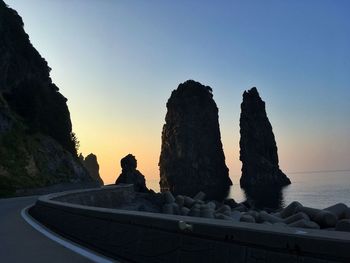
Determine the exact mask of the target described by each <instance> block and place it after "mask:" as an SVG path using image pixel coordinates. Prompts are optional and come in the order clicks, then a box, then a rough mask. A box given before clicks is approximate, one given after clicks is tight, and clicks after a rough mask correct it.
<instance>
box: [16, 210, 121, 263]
mask: <svg viewBox="0 0 350 263" xmlns="http://www.w3.org/2000/svg"><path fill="white" fill-rule="evenodd" d="M31 206H32V205H29V206H27V207H25V208H23V209H22V211H21V216H22V217H23V219H24V220H25V221H26V222H27V223H28V224H29V225H31V226H32V227H33V228H35V229H36V230H37V231H39V232H40V233H41V234H43V235H44V236H46V237H48V238H50V239H51V240H53V241H55V242H57V243H58V244H60V245H62V246H64V247H65V248H68V249H69V250H71V251H73V252H75V253H77V254H79V255H81V256H83V257H86V258H88V259H90V260H92V261H93V262H96V263H112V262H118V261H115V260H111V259H108V258H106V257H103V256H100V255H98V254H96V253H95V252H93V251H92V250H90V249H87V248H83V247H81V246H80V245H78V244H76V243H74V242H72V241H68V240H67V239H65V238H63V237H60V236H59V235H56V234H54V233H52V232H51V231H50V230H48V229H47V228H46V227H44V226H42V225H41V224H40V223H39V222H38V221H36V220H35V219H33V218H32V217H31V216H30V215H28V209H29V208H30V207H31Z"/></svg>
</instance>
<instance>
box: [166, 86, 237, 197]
mask: <svg viewBox="0 0 350 263" xmlns="http://www.w3.org/2000/svg"><path fill="white" fill-rule="evenodd" d="M167 109H168V112H167V114H166V117H165V124H164V126H163V132H162V148H161V154H160V160H159V168H160V188H161V191H162V192H164V191H167V190H169V191H171V192H172V193H174V194H175V195H178V194H181V195H189V196H193V195H195V194H196V193H197V192H199V191H203V192H205V193H206V194H207V197H208V198H210V199H216V200H220V199H221V200H222V199H224V198H225V197H226V196H227V193H228V191H229V187H230V185H232V182H231V180H230V178H229V175H228V168H227V166H226V164H225V156H224V152H223V149H222V143H221V136H220V129H219V122H218V108H217V106H216V104H215V101H214V100H213V94H212V89H211V88H210V87H208V86H204V85H202V84H200V83H199V82H195V81H193V80H188V81H186V82H184V83H182V84H180V85H179V86H178V88H177V89H176V90H174V91H173V92H172V94H171V96H170V98H169V100H168V102H167Z"/></svg>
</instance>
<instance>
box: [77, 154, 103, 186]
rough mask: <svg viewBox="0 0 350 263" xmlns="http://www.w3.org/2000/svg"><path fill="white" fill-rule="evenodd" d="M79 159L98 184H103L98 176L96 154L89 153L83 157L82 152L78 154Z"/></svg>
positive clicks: (98, 168) (98, 167)
mask: <svg viewBox="0 0 350 263" xmlns="http://www.w3.org/2000/svg"><path fill="white" fill-rule="evenodd" d="M79 159H80V161H81V162H82V163H83V165H84V167H85V168H86V170H88V172H89V174H90V176H91V177H92V178H93V179H94V180H96V181H97V182H98V183H99V184H100V185H103V184H104V183H103V180H102V178H101V177H100V166H99V165H98V162H97V156H96V155H95V154H93V153H90V154H89V155H87V156H86V157H85V158H84V156H83V155H82V154H80V155H79Z"/></svg>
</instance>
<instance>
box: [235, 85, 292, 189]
mask: <svg viewBox="0 0 350 263" xmlns="http://www.w3.org/2000/svg"><path fill="white" fill-rule="evenodd" d="M240 133H241V140H240V143H239V144H240V147H241V150H240V160H241V161H242V176H241V179H240V184H241V187H242V188H244V189H252V190H254V188H255V189H257V188H262V187H268V188H269V189H270V190H271V187H282V186H285V185H288V184H290V180H289V179H288V177H287V176H286V175H285V174H284V173H283V172H282V171H281V170H280V169H279V165H278V155H277V146H276V141H275V136H274V134H273V131H272V126H271V124H270V122H269V119H268V118H267V115H266V110H265V102H264V101H263V100H262V99H261V98H260V96H259V93H258V91H257V89H256V88H255V87H254V88H252V89H251V90H249V91H245V92H244V93H243V102H242V104H241V118H240Z"/></svg>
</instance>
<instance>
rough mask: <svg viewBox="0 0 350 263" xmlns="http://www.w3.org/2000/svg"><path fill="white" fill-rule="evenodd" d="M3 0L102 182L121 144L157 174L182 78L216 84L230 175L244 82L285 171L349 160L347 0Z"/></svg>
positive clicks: (234, 173)
mask: <svg viewBox="0 0 350 263" xmlns="http://www.w3.org/2000/svg"><path fill="white" fill-rule="evenodd" d="M5 1H6V0H5ZM6 3H7V4H9V5H10V6H11V7H13V8H14V9H16V10H17V11H18V12H19V14H20V15H21V16H22V18H23V20H24V23H25V30H26V31H27V33H28V34H29V35H30V39H31V41H32V43H33V44H34V46H35V47H36V48H37V49H38V51H39V52H40V53H41V54H42V56H43V57H45V58H46V60H47V61H48V63H49V65H50V67H51V68H52V74H51V76H52V79H53V81H54V82H55V83H56V84H57V85H58V86H59V87H60V90H61V92H62V93H63V94H64V95H65V96H66V97H67V98H68V105H69V108H70V111H71V115H72V121H73V127H74V130H75V131H76V133H77V135H78V137H79V139H80V141H81V150H82V152H83V153H84V154H88V153H89V152H94V153H96V154H97V156H98V158H99V161H100V164H101V172H102V176H103V178H104V179H105V181H107V182H112V181H113V180H114V179H115V177H116V176H117V174H118V172H119V160H120V158H121V157H123V155H126V154H127V153H129V152H131V153H133V154H135V155H136V158H137V159H138V162H139V165H140V170H141V171H142V172H143V173H144V174H145V175H146V177H149V178H157V177H158V167H157V163H158V158H159V153H160V136H161V129H162V125H163V123H164V117H165V113H166V108H165V103H166V101H167V99H168V98H169V96H170V93H171V91H172V90H173V89H175V88H176V87H177V85H178V84H179V83H180V82H184V81H185V80H187V79H194V80H197V81H200V82H201V83H203V84H205V85H210V86H211V87H212V88H213V91H214V99H215V100H216V103H217V105H218V107H219V115H220V125H221V133H222V139H223V144H224V150H225V154H226V159H227V164H228V166H229V168H230V175H231V177H234V178H233V179H234V181H237V180H238V178H239V177H238V175H239V174H240V168H241V164H240V162H239V160H238V158H239V145H238V143H239V114H240V103H241V96H242V93H243V91H244V90H245V89H248V88H251V87H252V86H256V87H257V88H258V90H259V92H260V94H261V96H262V98H263V99H264V100H265V101H266V104H267V112H268V116H269V118H270V121H271V123H272V126H273V128H274V132H275V136H276V139H277V143H278V147H279V156H280V164H281V167H282V169H283V170H284V171H300V170H322V169H347V168H350V162H349V161H350V121H349V120H350V117H349V116H350V16H349V10H350V1H346V0H344V1H342V0H327V1H326V0H308V1H305V0H285V1H280V0H278V1H269V0H266V1H261V0H256V1H249V0H248V1H247V0H242V1H160V0H159V1H112V0H69V1H68V0H50V1H47V0H31V1H28V0H7V1H6Z"/></svg>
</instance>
